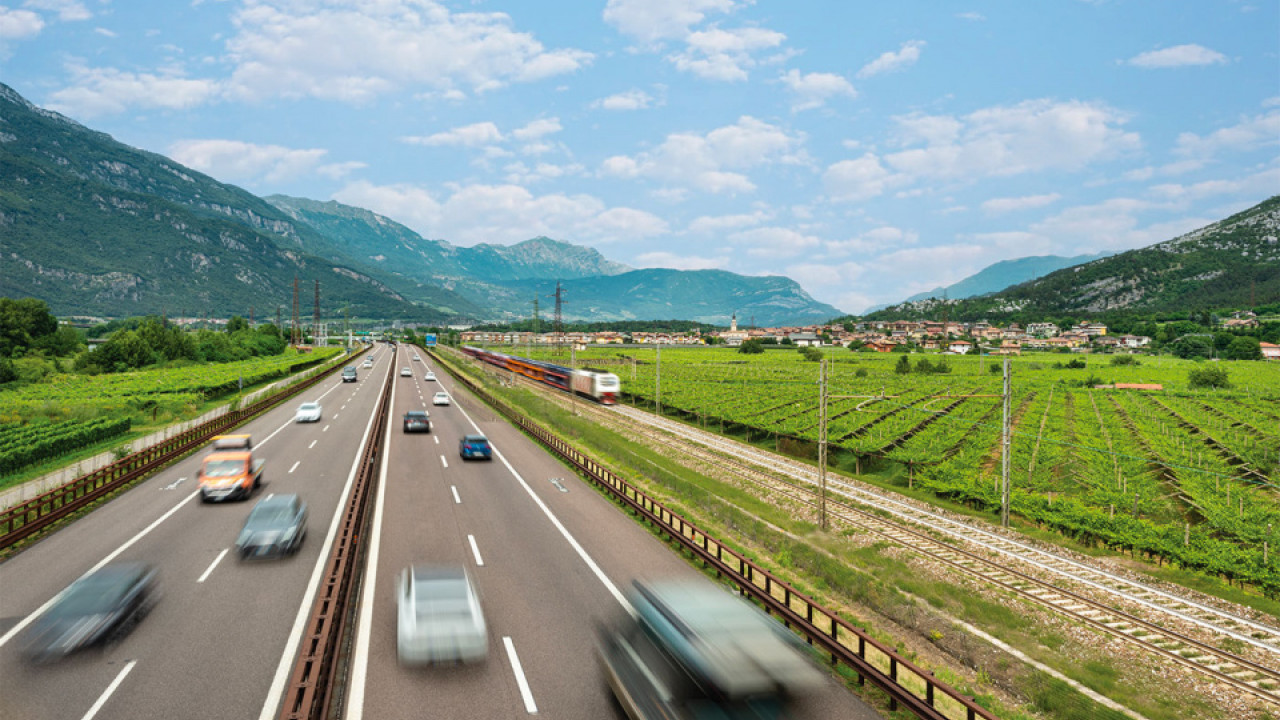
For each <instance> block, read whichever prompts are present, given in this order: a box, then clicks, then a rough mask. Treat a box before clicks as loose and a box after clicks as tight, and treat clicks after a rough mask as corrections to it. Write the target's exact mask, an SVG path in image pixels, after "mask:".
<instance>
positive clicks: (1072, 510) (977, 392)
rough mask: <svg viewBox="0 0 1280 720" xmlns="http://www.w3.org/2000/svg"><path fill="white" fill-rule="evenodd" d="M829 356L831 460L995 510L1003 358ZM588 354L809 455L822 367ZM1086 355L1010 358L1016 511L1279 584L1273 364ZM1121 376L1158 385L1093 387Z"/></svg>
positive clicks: (1150, 552) (699, 354)
mask: <svg viewBox="0 0 1280 720" xmlns="http://www.w3.org/2000/svg"><path fill="white" fill-rule="evenodd" d="M539 357H546V358H547V359H557V358H553V357H552V356H551V355H550V354H549V353H546V352H543V353H540V354H539ZM826 357H827V358H828V360H829V366H830V367H829V370H828V395H829V402H828V408H827V417H828V422H827V439H828V444H829V448H830V452H831V453H832V460H831V461H832V462H833V464H837V465H841V466H843V467H846V468H847V469H849V470H852V471H855V472H864V471H871V470H876V471H881V470H890V471H891V470H893V468H900V469H901V472H900V473H896V474H895V473H892V472H891V473H889V475H891V476H892V477H895V478H898V480H897V481H900V482H902V483H903V484H911V485H912V486H914V487H916V488H922V489H926V490H929V491H931V492H933V493H935V494H936V495H938V496H940V497H945V498H949V499H951V500H954V501H958V502H961V503H964V504H967V505H968V506H970V507H972V508H975V509H979V510H984V511H998V508H999V506H1000V491H999V484H1000V475H1001V457H1000V437H1001V397H1000V393H1001V376H1000V374H999V373H998V372H991V370H992V369H993V367H994V368H995V369H997V370H998V369H999V368H998V365H999V362H1000V361H999V360H998V359H991V358H976V357H948V358H947V359H946V362H947V364H948V370H949V371H947V372H944V373H941V374H938V373H929V374H919V373H915V372H912V373H906V374H903V373H899V372H896V371H895V365H896V364H897V363H899V362H900V358H902V357H906V356H902V355H897V354H894V355H875V354H855V353H850V352H848V351H845V350H840V351H835V350H831V351H827V354H826ZM919 357H920V356H910V360H909V361H910V362H916V361H918V358H919ZM623 359H628V360H630V361H628V362H621V363H620V362H619V360H623ZM558 360H559V361H561V362H563V361H565V360H566V358H564V357H561V358H558ZM593 360H597V361H600V362H601V366H602V367H607V369H608V370H610V371H611V372H614V373H616V374H617V375H618V376H619V378H620V379H621V381H622V386H623V393H624V397H625V398H627V399H628V401H630V402H634V403H638V404H641V405H644V406H646V407H649V408H654V407H655V406H656V405H657V404H658V403H659V402H660V403H661V406H662V409H663V412H664V413H667V414H678V415H680V416H682V417H683V418H684V419H685V420H686V421H687V422H690V423H693V424H697V425H701V426H703V427H705V428H708V429H713V430H719V431H721V432H725V433H729V434H734V435H736V436H744V437H746V438H747V439H749V440H753V441H757V442H759V441H764V440H766V439H770V440H772V441H773V442H774V443H775V444H776V445H777V446H778V447H786V448H788V449H789V450H791V451H792V452H797V453H799V454H807V455H808V456H809V457H816V452H815V451H814V449H815V448H816V444H817V442H818V439H819V428H818V417H819V408H818V402H819V387H818V363H816V362H806V361H804V359H803V358H802V357H801V356H800V354H799V353H797V352H795V351H789V350H776V351H770V352H768V353H765V354H764V355H756V356H748V355H742V354H739V353H737V352H735V351H732V350H726V349H709V348H698V349H674V348H672V349H664V350H663V351H662V354H661V362H660V363H659V362H658V357H657V354H656V353H655V351H654V350H652V349H634V350H607V349H595V348H592V349H588V350H586V351H580V352H579V353H578V355H577V361H578V365H579V366H580V367H591V365H592V361H593ZM1085 365H1086V367H1084V368H1068V367H1066V366H1065V364H1064V362H1063V357H1062V356H1061V355H1053V354H1045V355H1039V356H1026V357H1017V358H1014V359H1013V360H1012V377H1013V381H1012V393H1011V403H1010V405H1011V414H1012V440H1011V452H1010V462H1011V467H1012V470H1011V483H1012V486H1013V494H1012V500H1011V508H1012V512H1014V513H1015V514H1018V515H1021V516H1022V517H1024V518H1027V519H1028V520H1031V521H1034V522H1036V523H1038V524H1041V525H1044V526H1048V527H1051V528H1054V529H1056V530H1058V531H1060V532H1063V533H1065V534H1068V535H1071V536H1073V537H1076V538H1077V539H1079V540H1081V541H1083V542H1087V543H1095V544H1105V545H1107V546H1110V547H1113V548H1117V549H1125V550H1129V551H1131V552H1133V553H1135V554H1145V555H1147V556H1150V557H1152V558H1155V559H1158V560H1169V561H1172V562H1175V563H1177V564H1179V565H1182V566H1184V567H1188V568H1193V569H1197V570H1200V571H1203V572H1208V573H1213V574H1217V575H1219V576H1221V577H1223V578H1226V579H1228V580H1234V581H1240V582H1244V583H1249V584H1253V585H1256V586H1258V587H1261V588H1263V590H1264V591H1265V592H1267V593H1268V594H1270V595H1276V594H1280V570H1277V566H1278V565H1280V563H1277V562H1276V560H1275V557H1274V555H1275V553H1274V546H1275V543H1276V540H1277V539H1278V538H1280V536H1278V535H1277V534H1276V532H1275V530H1276V529H1277V528H1280V503H1278V502H1277V487H1276V484H1275V478H1276V476H1277V474H1278V473H1277V468H1278V467H1280V366H1277V365H1276V364H1274V363H1273V364H1266V363H1262V362H1236V363H1221V366H1222V367H1224V368H1226V369H1227V370H1228V373H1229V376H1230V378H1231V383H1232V387H1231V388H1230V389H1226V390H1221V389H1219V390H1211V391H1204V390H1193V389H1191V388H1190V387H1189V386H1188V381H1187V374H1188V371H1189V370H1190V369H1191V368H1194V367H1196V364H1195V363H1193V362H1190V361H1181V360H1176V359H1172V358H1158V357H1157V358H1146V357H1144V358H1141V359H1140V362H1139V363H1138V364H1136V365H1112V364H1110V363H1109V362H1108V358H1107V356H1092V357H1088V358H1087V362H1086V363H1085ZM1113 383H1146V384H1158V385H1161V386H1162V389H1160V390H1135V389H1120V390H1117V389H1112V388H1099V387H1096V386H1099V385H1110V384H1113ZM1264 543H1266V544H1267V545H1268V550H1266V551H1264V547H1263V546H1264ZM1264 554H1266V555H1268V558H1267V561H1266V562H1265V563H1264Z"/></svg>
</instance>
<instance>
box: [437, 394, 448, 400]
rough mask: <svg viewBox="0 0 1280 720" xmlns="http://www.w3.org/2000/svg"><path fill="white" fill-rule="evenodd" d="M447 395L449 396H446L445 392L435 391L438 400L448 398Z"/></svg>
mask: <svg viewBox="0 0 1280 720" xmlns="http://www.w3.org/2000/svg"><path fill="white" fill-rule="evenodd" d="M448 397H449V396H448V395H447V394H445V393H436V398H437V399H439V400H446V399H448Z"/></svg>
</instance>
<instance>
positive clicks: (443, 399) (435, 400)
mask: <svg viewBox="0 0 1280 720" xmlns="http://www.w3.org/2000/svg"><path fill="white" fill-rule="evenodd" d="M431 404H432V405H448V404H449V393H447V392H438V393H436V394H435V395H432V396H431Z"/></svg>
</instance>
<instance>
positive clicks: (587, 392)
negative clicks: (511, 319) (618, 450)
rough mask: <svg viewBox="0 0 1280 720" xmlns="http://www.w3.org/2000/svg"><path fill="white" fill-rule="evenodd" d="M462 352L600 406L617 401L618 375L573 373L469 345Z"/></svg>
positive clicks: (570, 370) (586, 372)
mask: <svg viewBox="0 0 1280 720" xmlns="http://www.w3.org/2000/svg"><path fill="white" fill-rule="evenodd" d="M462 352H463V353H465V354H467V355H470V356H471V357H473V358H476V359H477V360H482V361H484V362H487V363H489V364H490V365H495V366H497V367H500V368H502V369H504V370H510V371H512V372H516V373H520V374H521V375H524V376H525V377H527V378H532V379H534V380H537V381H538V382H541V383H546V384H547V385H550V386H551V387H554V388H559V389H560V390H564V391H565V392H575V393H577V394H579V395H584V396H586V397H589V398H591V399H592V400H595V401H596V402H598V403H601V404H603V405H615V404H617V402H618V392H619V391H620V390H621V387H622V384H621V383H620V382H618V376H617V375H614V374H613V373H607V372H600V371H598V370H581V369H577V370H575V369H573V368H567V367H564V366H563V365H556V364H554V363H549V362H543V361H541V360H530V359H528V358H522V357H516V356H515V355H507V354H506V353H500V352H494V351H492V350H485V349H483V348H478V347H471V346H469V345H467V346H464V347H463V348H462Z"/></svg>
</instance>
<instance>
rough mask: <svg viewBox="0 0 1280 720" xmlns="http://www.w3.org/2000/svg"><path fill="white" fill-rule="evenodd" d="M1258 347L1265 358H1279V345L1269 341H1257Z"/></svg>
mask: <svg viewBox="0 0 1280 720" xmlns="http://www.w3.org/2000/svg"><path fill="white" fill-rule="evenodd" d="M1258 348H1259V349H1261V350H1262V357H1263V359H1265V360H1280V345H1273V344H1271V343H1258Z"/></svg>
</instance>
